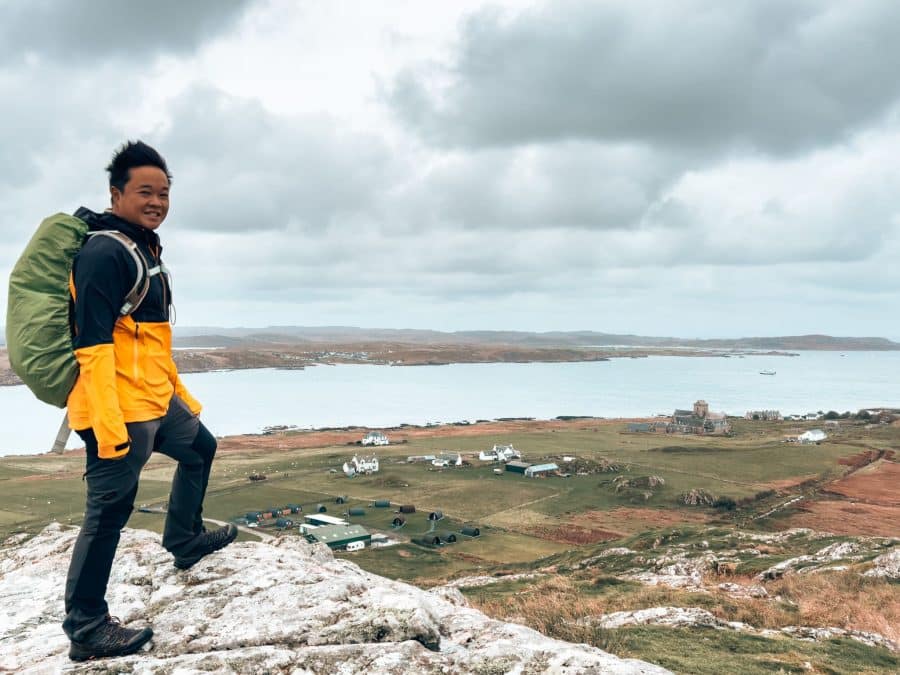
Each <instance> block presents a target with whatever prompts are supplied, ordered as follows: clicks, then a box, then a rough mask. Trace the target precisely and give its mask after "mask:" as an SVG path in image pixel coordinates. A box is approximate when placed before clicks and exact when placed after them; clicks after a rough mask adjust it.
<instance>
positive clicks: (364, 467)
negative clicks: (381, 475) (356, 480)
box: [343, 455, 379, 478]
mask: <svg viewBox="0 0 900 675" xmlns="http://www.w3.org/2000/svg"><path fill="white" fill-rule="evenodd" d="M343 469H344V473H345V474H346V475H347V476H348V477H349V478H353V476H355V475H356V474H358V473H362V474H370V473H378V469H379V466H378V458H377V457H375V456H374V455H373V456H371V457H360V456H358V455H353V459H351V460H350V461H349V462H344V466H343Z"/></svg>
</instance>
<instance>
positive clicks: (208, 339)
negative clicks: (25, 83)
mask: <svg viewBox="0 0 900 675" xmlns="http://www.w3.org/2000/svg"><path fill="white" fill-rule="evenodd" d="M5 335H6V331H5V329H4V328H3V327H0V346H5V345H6V339H5ZM304 342H316V343H334V344H341V343H361V342H397V343H403V344H444V345H447V344H462V345H472V344H488V345H490V344H498V345H500V344H503V345H517V346H521V347H613V346H622V347H684V348H694V349H761V350H770V349H771V350H811V351H816V350H818V351H841V352H843V351H847V352H849V351H898V350H900V342H894V341H892V340H888V339H887V338H881V337H836V336H832V335H787V336H780V337H743V338H733V339H728V338H708V339H689V338H677V337H653V336H648V335H632V334H618V333H599V332H594V331H550V332H546V333H532V332H527V331H500V330H471V331H455V332H442V331H436V330H419V329H414V328H356V327H353V326H268V327H266V328H244V327H241V328H222V327H218V326H196V327H190V326H188V327H181V326H179V327H176V328H175V346H176V347H195V348H196V347H241V346H249V345H252V344H257V345H265V344H278V343H286V344H298V343H304Z"/></svg>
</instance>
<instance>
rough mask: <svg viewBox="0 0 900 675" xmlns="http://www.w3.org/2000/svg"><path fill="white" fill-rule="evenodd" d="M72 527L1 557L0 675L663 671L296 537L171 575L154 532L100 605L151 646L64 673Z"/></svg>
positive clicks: (237, 548)
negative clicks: (492, 614)
mask: <svg viewBox="0 0 900 675" xmlns="http://www.w3.org/2000/svg"><path fill="white" fill-rule="evenodd" d="M76 533H77V530H76V529H74V528H63V527H61V526H59V525H51V526H50V527H48V528H47V529H45V530H44V531H43V532H42V533H41V534H40V535H38V536H36V537H34V538H31V539H27V538H26V537H18V538H13V539H11V540H7V541H6V542H4V543H3V545H2V549H0V671H11V672H18V673H31V674H33V675H36V674H38V673H51V672H52V673H55V672H60V671H66V672H85V673H86V672H90V673H137V672H140V673H157V672H158V673H172V672H178V673H180V674H181V673H183V674H187V673H199V672H210V671H215V672H217V673H268V672H273V671H276V672H281V671H283V672H290V673H347V674H349V673H362V672H368V673H410V674H412V673H416V674H420V673H449V674H452V673H459V674H462V673H526V672H527V673H543V672H552V673H648V674H650V673H665V672H668V671H666V670H664V669H662V668H659V667H657V666H654V665H651V664H648V663H644V662H642V661H637V660H633V659H619V658H617V657H615V656H612V655H611V654H608V653H606V652H603V651H601V650H599V649H595V648H592V647H589V646H587V645H574V644H570V643H566V642H562V641H559V640H554V639H551V638H548V637H546V636H544V635H541V634H540V633H537V632H536V631H533V630H531V629H529V628H526V627H524V626H520V625H516V624H509V623H504V622H502V621H496V620H493V619H490V618H488V617H486V616H485V615H484V614H482V613H480V612H478V611H476V610H474V609H472V608H470V607H468V606H467V605H466V602H465V599H464V598H463V596H462V595H461V594H460V593H459V591H458V590H456V589H448V588H444V589H442V590H441V591H439V592H438V593H429V592H426V591H423V590H421V589H418V588H415V587H413V586H409V585H407V584H402V583H398V582H393V581H390V580H388V579H384V578H382V577H378V576H375V575H372V574H369V573H367V572H364V571H363V570H361V569H360V568H359V567H357V566H356V565H354V564H353V563H350V562H348V561H343V560H336V559H335V558H334V557H333V556H332V554H331V552H330V551H329V550H328V549H327V548H325V547H323V546H321V545H317V546H313V545H310V544H307V543H306V542H305V541H302V540H301V539H299V538H297V537H283V538H280V539H276V540H274V541H272V542H270V543H256V542H253V543H243V542H238V543H235V544H232V545H231V546H229V547H228V548H227V549H225V550H223V551H220V552H218V553H216V554H214V555H212V556H209V557H208V558H206V559H204V560H202V561H201V562H200V563H198V564H197V565H195V566H194V567H193V568H191V569H190V570H187V571H178V570H176V569H175V568H174V567H173V565H172V558H171V556H170V555H169V554H168V553H166V551H165V550H163V548H162V547H161V546H160V545H159V540H158V537H157V535H154V534H153V533H150V532H146V531H142V530H125V531H124V533H123V536H122V541H121V543H120V545H119V551H118V554H117V558H116V563H115V565H114V567H113V576H112V578H111V580H110V586H109V595H108V600H109V603H110V608H111V611H112V612H113V613H114V614H116V615H118V616H119V617H120V618H121V619H122V620H123V622H125V623H131V622H135V624H136V625H139V624H140V623H141V622H143V621H145V620H146V621H149V622H150V623H151V624H152V625H153V628H154V631H155V635H154V638H153V642H152V643H151V645H152V649H151V650H150V651H148V652H144V653H140V654H136V655H133V656H130V657H124V658H119V659H105V660H101V661H97V662H93V663H89V664H82V665H75V664H71V663H69V661H68V658H67V656H66V652H67V648H68V642H67V640H66V638H65V636H64V635H63V633H62V630H61V629H60V622H61V621H62V618H63V617H62V605H63V602H62V594H63V583H64V576H65V570H66V568H67V566H68V561H69V554H70V551H71V547H72V544H73V542H74V539H75V536H76Z"/></svg>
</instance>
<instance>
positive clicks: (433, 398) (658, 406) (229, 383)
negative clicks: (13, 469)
mask: <svg viewBox="0 0 900 675" xmlns="http://www.w3.org/2000/svg"><path fill="white" fill-rule="evenodd" d="M796 354H797V355H796V356H776V355H768V354H762V353H760V354H747V355H744V356H737V355H732V356H730V357H727V358H725V357H721V356H717V357H697V356H651V357H647V358H630V357H623V358H614V359H611V360H609V361H597V362H585V363H487V364H451V365H444V366H386V365H368V364H361V365H356V364H353V365H335V366H328V365H319V366H314V367H309V368H306V369H304V370H276V369H260V370H238V371H220V372H210V373H197V374H185V375H183V376H182V379H183V381H184V382H185V385H186V386H187V387H188V389H190V390H191V393H192V394H193V395H194V396H195V397H196V398H197V399H198V400H200V401H201V402H202V403H203V405H204V410H203V413H202V415H201V419H202V420H203V422H204V423H205V424H206V425H207V427H209V429H210V430H211V431H212V432H213V433H214V434H216V435H217V436H225V435H232V434H242V433H260V432H262V431H263V430H264V429H265V428H266V427H272V426H278V425H285V426H293V427H298V428H302V429H312V428H323V427H345V426H354V425H356V426H367V427H381V428H383V427H393V426H399V425H400V424H414V425H426V424H438V423H446V422H463V421H469V422H475V421H477V420H485V419H487V420H490V419H498V418H508V417H530V418H535V419H551V418H554V417H557V416H563V415H571V416H581V415H584V416H592V417H605V418H634V417H648V416H652V415H660V414H666V415H669V414H671V413H672V411H673V410H674V409H675V408H690V407H691V406H692V404H693V402H694V401H696V400H697V399H704V400H706V401H707V402H708V403H709V408H710V410H712V411H715V412H725V413H727V414H728V415H743V414H744V413H745V412H746V411H748V410H758V409H775V410H780V411H781V412H782V414H806V413H809V412H818V411H826V412H827V411H829V410H835V411H838V412H844V411H852V412H856V411H857V410H860V409H862V408H871V407H895V408H900V352H845V353H839V352H818V351H810V352H797V353H796ZM763 372H770V373H774V374H768V375H764V374H762V373H763ZM0 411H2V424H0V456H4V455H16V454H39V453H43V452H46V451H47V450H48V449H49V448H50V446H51V445H52V444H53V440H54V439H55V437H56V433H57V430H58V429H59V425H60V422H61V421H62V418H63V414H64V412H63V411H62V410H58V409H57V408H53V407H51V406H48V405H46V404H43V403H41V402H39V401H37V399H35V398H34V397H33V396H32V394H31V392H29V391H28V390H27V389H26V388H25V387H23V386H17V387H0ZM80 445H81V443H80V441H79V439H78V438H77V436H76V435H75V434H72V437H71V438H70V439H69V444H68V447H79V446H80Z"/></svg>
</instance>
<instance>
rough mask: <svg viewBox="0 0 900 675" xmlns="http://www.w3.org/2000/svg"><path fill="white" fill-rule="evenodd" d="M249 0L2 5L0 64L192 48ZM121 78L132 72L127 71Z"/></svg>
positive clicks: (58, 0) (32, 0) (48, 0)
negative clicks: (27, 60) (33, 59)
mask: <svg viewBox="0 0 900 675" xmlns="http://www.w3.org/2000/svg"><path fill="white" fill-rule="evenodd" d="M250 4H251V3H250V0H190V1H189V2H185V1H183V0H155V1H154V2H123V0H88V1H87V2H78V1H76V0H28V1H27V2H6V3H3V21H2V23H0V65H2V64H4V63H6V64H8V63H11V62H19V61H22V60H25V59H27V58H29V57H38V58H42V59H43V58H47V59H50V60H58V61H64V62H65V63H69V64H71V63H78V62H83V61H92V60H97V59H109V58H111V57H119V58H121V59H123V60H127V61H131V60H138V59H140V58H141V57H144V56H146V55H148V54H160V53H164V52H177V53H181V52H187V51H192V50H194V49H196V48H197V47H198V46H199V45H200V44H202V43H203V42H204V41H206V40H209V39H210V38H211V37H214V36H215V35H217V34H219V33H221V32H223V31H225V30H226V29H228V28H229V27H231V26H232V25H233V24H234V23H235V22H236V20H237V19H238V18H239V17H241V16H242V14H243V12H244V10H245V9H246V8H247V7H248V6H249V5H250ZM121 76H122V77H129V76H130V73H129V72H128V71H127V70H126V71H122V73H121Z"/></svg>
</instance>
